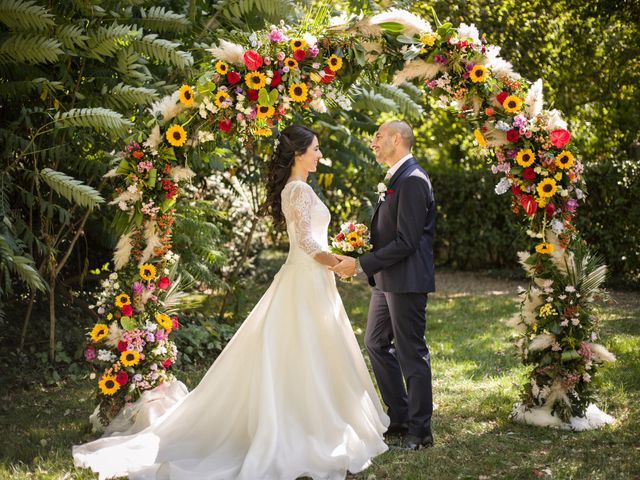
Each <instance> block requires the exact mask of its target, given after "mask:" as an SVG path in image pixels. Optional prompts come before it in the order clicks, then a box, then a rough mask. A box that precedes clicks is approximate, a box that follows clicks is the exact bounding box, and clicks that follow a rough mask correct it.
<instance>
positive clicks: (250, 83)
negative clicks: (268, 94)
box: [244, 72, 267, 90]
mask: <svg viewBox="0 0 640 480" xmlns="http://www.w3.org/2000/svg"><path fill="white" fill-rule="evenodd" d="M244 82H245V83H246V84H247V87H249V88H250V89H251V90H260V89H261V88H262V87H264V86H265V85H266V84H267V77H266V75H265V74H264V73H261V72H251V73H247V74H246V75H245V76H244Z"/></svg>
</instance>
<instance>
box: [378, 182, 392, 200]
mask: <svg viewBox="0 0 640 480" xmlns="http://www.w3.org/2000/svg"><path fill="white" fill-rule="evenodd" d="M393 192H394V190H393V188H387V185H386V184H385V183H383V182H380V183H379V184H378V188H377V189H376V193H377V194H378V201H379V202H384V199H385V198H386V196H387V195H391V194H392V193H393Z"/></svg>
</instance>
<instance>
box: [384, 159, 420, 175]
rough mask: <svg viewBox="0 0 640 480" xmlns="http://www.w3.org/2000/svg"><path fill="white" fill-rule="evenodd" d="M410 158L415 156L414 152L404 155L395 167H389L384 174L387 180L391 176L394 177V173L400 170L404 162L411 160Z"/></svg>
mask: <svg viewBox="0 0 640 480" xmlns="http://www.w3.org/2000/svg"><path fill="white" fill-rule="evenodd" d="M410 158H413V154H412V153H408V154H407V155H405V156H404V157H402V158H401V159H400V160H398V161H397V162H396V163H395V164H394V165H393V167H389V170H387V174H386V175H385V176H384V179H385V180H389V179H390V178H391V177H393V175H394V174H395V173H396V172H397V171H398V170H400V167H401V166H402V165H403V164H404V162H406V161H407V160H409V159H410Z"/></svg>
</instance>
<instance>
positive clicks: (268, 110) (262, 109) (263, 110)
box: [256, 105, 276, 118]
mask: <svg viewBox="0 0 640 480" xmlns="http://www.w3.org/2000/svg"><path fill="white" fill-rule="evenodd" d="M274 113H276V109H275V108H273V107H267V106H265V105H260V106H259V107H258V110H257V111H256V114H257V115H256V116H257V117H258V118H269V117H273V114H274Z"/></svg>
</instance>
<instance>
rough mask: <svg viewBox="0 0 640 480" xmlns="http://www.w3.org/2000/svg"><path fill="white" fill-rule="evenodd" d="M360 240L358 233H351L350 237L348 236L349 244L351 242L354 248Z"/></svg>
mask: <svg viewBox="0 0 640 480" xmlns="http://www.w3.org/2000/svg"><path fill="white" fill-rule="evenodd" d="M359 240H360V236H359V235H358V233H357V232H351V233H350V234H349V235H347V242H349V243H350V244H351V245H353V246H355V245H356V243H358V241H359Z"/></svg>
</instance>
